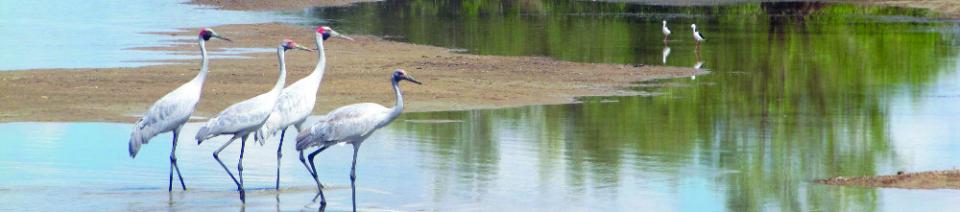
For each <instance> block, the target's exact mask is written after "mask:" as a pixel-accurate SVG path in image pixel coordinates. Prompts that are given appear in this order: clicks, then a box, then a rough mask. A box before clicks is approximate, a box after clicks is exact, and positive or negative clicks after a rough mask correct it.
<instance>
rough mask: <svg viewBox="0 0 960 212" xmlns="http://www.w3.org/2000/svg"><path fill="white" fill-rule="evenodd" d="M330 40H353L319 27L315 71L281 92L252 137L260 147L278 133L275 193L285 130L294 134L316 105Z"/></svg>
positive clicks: (324, 27)
mask: <svg viewBox="0 0 960 212" xmlns="http://www.w3.org/2000/svg"><path fill="white" fill-rule="evenodd" d="M331 36H335V37H340V38H343V39H347V40H353V38H350V37H347V36H344V35H341V34H340V33H337V31H334V30H333V29H331V28H330V27H327V26H320V27H317V31H316V42H317V52H318V54H319V55H320V59H319V61H317V67H316V68H314V69H313V72H312V73H310V75H307V77H304V78H303V79H301V80H299V81H297V82H294V83H293V84H291V85H290V86H287V88H284V89H283V91H282V92H281V94H280V98H279V99H277V104H276V105H275V106H274V108H273V112H271V113H270V117H269V118H267V122H266V123H264V124H263V127H261V128H260V130H257V132H256V133H255V134H254V136H253V137H254V139H255V140H256V141H258V142H260V144H261V145H262V144H263V142H264V141H265V140H267V139H269V138H270V136H272V135H275V134H276V133H277V132H278V131H279V132H280V145H279V146H278V147H277V181H276V189H277V190H280V158H281V157H282V155H281V151H280V150H281V149H282V147H283V137H284V135H286V132H287V128H289V127H290V126H293V127H295V128H296V130H297V132H299V131H300V130H301V129H303V123H304V121H306V120H307V117H308V116H310V113H312V112H313V107H314V105H315V104H316V101H317V90H319V88H320V82H321V80H323V72H324V69H325V67H326V64H327V57H326V55H325V54H324V49H323V41H325V40H327V39H329V38H330V37H331Z"/></svg>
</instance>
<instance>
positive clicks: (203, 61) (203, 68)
mask: <svg viewBox="0 0 960 212" xmlns="http://www.w3.org/2000/svg"><path fill="white" fill-rule="evenodd" d="M198 40H199V43H200V73H198V74H197V76H196V77H194V78H193V80H199V81H200V83H203V80H204V79H205V78H207V70H209V68H208V65H207V64H208V63H209V61H208V59H207V45H206V41H204V40H203V38H202V37H201V38H198Z"/></svg>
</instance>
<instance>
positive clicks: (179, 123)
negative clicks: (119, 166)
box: [129, 28, 230, 191]
mask: <svg viewBox="0 0 960 212" xmlns="http://www.w3.org/2000/svg"><path fill="white" fill-rule="evenodd" d="M198 37H199V38H198V39H197V42H198V43H200V73H198V74H197V76H196V77H194V78H193V79H192V80H190V81H189V82H187V83H184V84H183V85H181V86H180V87H178V88H177V89H175V90H173V91H171V92H170V93H168V94H167V95H165V96H163V97H162V98H160V99H159V100H157V102H155V103H153V106H150V110H148V111H147V114H145V115H143V118H140V120H138V121H137V123H136V125H135V126H134V128H133V132H132V133H130V147H129V150H130V157H131V158H135V157H136V156H137V152H139V151H140V146H141V145H143V144H146V143H147V142H149V141H150V139H151V138H153V137H154V136H156V135H157V134H160V133H165V132H173V145H172V146H171V147H170V179H169V181H168V182H167V191H173V171H174V169H176V171H177V178H179V179H180V187H181V188H183V190H187V186H186V184H185V183H184V182H183V175H181V174H180V167H179V166H178V165H177V154H176V153H177V137H178V136H179V135H180V129H181V128H183V124H184V123H187V120H189V119H190V115H192V114H193V111H194V109H196V108H197V102H199V101H200V95H201V92H202V90H203V81H204V79H206V78H207V71H208V70H209V69H208V66H207V63H208V61H207V47H206V42H207V41H208V40H210V38H218V39H222V40H225V41H230V39H229V38H226V37H223V36H220V35H218V34H217V33H216V32H214V31H213V30H212V29H208V28H203V29H200V33H199V35H198Z"/></svg>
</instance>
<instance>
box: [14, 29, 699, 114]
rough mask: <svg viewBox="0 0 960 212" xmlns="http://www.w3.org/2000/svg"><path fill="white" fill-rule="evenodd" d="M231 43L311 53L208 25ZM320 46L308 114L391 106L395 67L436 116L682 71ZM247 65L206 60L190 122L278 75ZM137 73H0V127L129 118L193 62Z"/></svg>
mask: <svg viewBox="0 0 960 212" xmlns="http://www.w3.org/2000/svg"><path fill="white" fill-rule="evenodd" d="M214 29H215V30H217V32H219V33H220V34H223V35H225V36H229V37H231V38H234V39H235V42H233V43H226V42H216V41H215V42H209V43H208V48H211V50H212V51H218V50H222V48H275V46H276V45H278V44H279V41H280V40H281V39H283V38H285V37H287V36H289V37H290V38H292V39H294V40H296V41H297V42H299V43H301V44H303V45H305V46H309V47H313V46H314V42H313V31H312V29H309V28H307V27H298V26H289V25H283V24H248V25H227V26H219V27H214ZM194 33H195V29H185V30H183V31H181V32H177V33H164V34H168V35H169V36H171V39H172V40H176V41H177V42H178V43H180V44H177V45H174V46H168V47H156V48H151V49H156V50H167V51H174V52H175V53H178V54H186V55H198V54H199V52H198V51H197V47H196V43H195V41H194V40H193V36H195V35H194ZM354 38H356V39H357V41H355V42H349V41H345V40H338V39H334V40H331V41H328V42H327V44H326V49H327V54H328V61H329V63H328V68H327V72H326V74H325V78H324V81H323V83H322V85H321V88H320V94H319V97H318V102H317V108H316V110H315V113H317V114H319V113H323V112H326V111H329V110H331V109H334V108H336V107H339V106H343V105H346V104H351V103H358V102H377V103H381V104H387V105H389V104H393V101H394V100H393V95H392V90H391V88H390V85H389V83H388V78H389V74H390V72H391V71H392V70H393V69H396V68H403V69H406V70H408V71H409V72H410V73H411V74H412V75H413V76H415V77H417V79H419V80H421V81H423V82H424V85H420V86H417V85H412V84H410V85H405V86H404V87H403V88H404V92H405V97H406V98H407V99H406V100H407V101H406V103H407V106H408V107H407V111H410V112H414V111H444V110H465V109H481V108H499V107H512V106H522V105H532V104H561V103H570V102H572V101H573V99H574V98H575V97H577V96H592V95H627V94H631V93H628V92H627V91H625V89H624V88H626V87H629V86H630V84H631V83H633V82H637V81H643V80H651V79H661V78H676V77H686V76H690V75H692V74H694V73H697V71H696V70H694V69H690V68H680V67H660V66H643V67H633V66H630V65H613V64H589V63H574V62H565V61H557V60H553V59H549V58H542V57H500V56H477V55H467V54H459V53H453V52H451V51H450V50H449V49H445V48H440V47H432V46H425V45H415V44H406V43H400V42H393V41H386V40H382V39H380V38H376V37H372V36H354ZM249 56H251V57H252V58H247V59H212V60H211V62H210V74H209V76H208V77H207V81H206V84H205V87H204V93H203V98H202V99H201V101H200V104H199V105H198V108H197V112H196V113H194V115H195V116H212V115H215V114H216V113H217V112H219V111H220V110H222V109H224V108H226V107H227V106H229V105H230V104H233V103H236V102H238V101H241V100H244V99H247V98H250V97H253V96H255V95H257V94H260V93H263V92H266V91H267V90H268V89H269V88H270V87H271V86H272V85H273V83H274V82H276V77H277V58H276V53H275V51H273V50H271V51H270V52H267V53H254V54H250V55H249ZM286 58H287V69H288V72H289V74H288V78H287V79H288V80H287V82H288V84H290V83H293V82H294V81H295V80H299V79H301V78H302V77H304V76H306V75H307V74H308V73H309V72H311V71H312V70H313V68H314V66H315V65H316V59H317V56H316V54H314V53H309V52H302V51H297V52H289V53H287V57H286ZM180 62H183V64H172V65H155V66H147V67H139V68H104V69H50V70H28V71H4V72H0V82H2V83H0V100H2V102H4V104H3V105H2V110H0V122H12V121H119V122H132V121H134V120H135V119H137V118H138V116H139V114H142V113H143V112H145V111H146V110H147V108H148V107H149V106H150V105H151V104H153V102H154V101H156V100H157V99H158V98H160V97H161V96H163V95H164V94H166V93H167V92H169V91H171V90H173V89H174V88H176V87H177V86H179V85H181V84H182V83H184V82H186V81H188V80H190V79H191V78H193V77H194V76H195V75H196V74H197V71H198V69H199V65H198V63H199V62H198V59H192V60H185V61H180Z"/></svg>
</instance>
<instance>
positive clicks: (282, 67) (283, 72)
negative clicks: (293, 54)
mask: <svg viewBox="0 0 960 212" xmlns="http://www.w3.org/2000/svg"><path fill="white" fill-rule="evenodd" d="M284 50H285V49H284V47H283V45H280V46H279V47H277V58H278V59H279V60H280V78H279V79H277V84H275V85H273V90H271V92H274V91H279V90H282V89H283V85H284V84H286V80H287V64H286V63H285V62H284V58H283V57H284V55H283V53H284Z"/></svg>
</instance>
